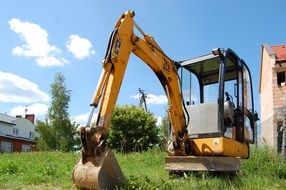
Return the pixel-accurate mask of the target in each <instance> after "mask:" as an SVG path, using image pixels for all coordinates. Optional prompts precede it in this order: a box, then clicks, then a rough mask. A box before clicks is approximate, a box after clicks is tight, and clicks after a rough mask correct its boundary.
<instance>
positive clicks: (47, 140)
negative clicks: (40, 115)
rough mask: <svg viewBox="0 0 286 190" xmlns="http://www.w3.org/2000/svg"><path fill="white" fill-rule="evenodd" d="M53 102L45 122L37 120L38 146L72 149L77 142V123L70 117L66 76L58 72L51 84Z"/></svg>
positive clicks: (50, 148)
mask: <svg viewBox="0 0 286 190" xmlns="http://www.w3.org/2000/svg"><path fill="white" fill-rule="evenodd" d="M50 92H51V98H52V101H51V104H50V107H49V109H48V113H47V115H46V121H45V122H37V132H38V133H39V134H40V137H39V138H38V141H37V142H38V143H37V144H38V147H39V148H40V149H43V150H61V151H70V150H72V148H73V147H74V145H75V143H76V139H75V129H76V126H75V124H72V123H71V121H70V119H69V113H68V108H69V102H70V91H69V90H67V88H66V84H65V77H64V75H63V74H62V73H56V75H55V79H54V82H53V83H52V84H51V91H50Z"/></svg>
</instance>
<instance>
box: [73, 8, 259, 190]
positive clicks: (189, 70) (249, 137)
mask: <svg viewBox="0 0 286 190" xmlns="http://www.w3.org/2000/svg"><path fill="white" fill-rule="evenodd" d="M134 16H135V13H134V12H133V11H127V12H125V13H124V14H123V15H122V16H121V17H120V18H119V19H118V21H117V23H116V25H115V27H114V30H113V31H112V33H111V35H110V39H109V42H108V47H107V51H106V55H105V57H104V59H103V71H102V74H101V76H100V79H99V82H98V84H97V88H96V91H95V93H94V96H93V99H92V103H91V112H90V115H89V118H88V121H87V125H86V126H85V127H80V128H79V129H78V131H79V133H80V138H81V143H82V151H81V159H80V160H79V161H78V163H77V164H76V166H75V167H74V170H73V173H72V178H73V182H74V184H75V185H76V186H77V187H80V188H84V189H114V188H115V187H120V186H124V184H125V183H126V181H125V178H124V175H123V173H122V171H121V169H120V167H119V164H118V162H117V160H116V158H115V156H114V154H113V152H112V151H111V150H110V149H109V148H108V144H107V138H108V126H109V124H110V120H111V115H112V111H113V109H114V106H115V104H116V100H117V97H118V94H119V90H120V86H121V83H122V81H123V77H124V73H125V70H126V66H127V64H128V59H129V56H130V54H131V53H134V54H135V55H136V56H137V57H139V58H140V59H141V60H142V61H143V62H144V63H146V64H147V65H148V66H149V67H150V68H151V69H152V71H153V72H154V73H155V74H156V76H157V77H158V79H159V80H160V82H161V84H162V86H163V88H164V90H165V93H166V95H167V97H168V102H169V104H168V116H169V120H170V130H169V131H170V135H169V136H170V141H169V143H168V146H167V152H168V156H167V157H166V158H165V169H166V170H168V171H169V172H175V171H237V170H239V166H240V165H239V164H240V159H241V158H248V157H249V144H250V143H253V142H254V132H255V126H256V121H257V120H258V117H257V113H255V112H254V103H253V97H252V95H253V90H252V82H251V74H250V72H249V68H248V67H247V65H246V64H245V62H244V61H243V60H242V59H240V58H239V57H238V56H237V55H236V54H235V53H234V52H233V51H232V50H231V49H222V48H217V49H213V50H212V52H211V53H210V54H207V55H204V56H200V57H196V58H194V59H189V60H185V61H173V60H172V59H171V58H169V57H168V56H167V55H166V54H165V53H164V52H163V50H162V49H161V48H160V46H159V45H158V44H157V43H156V42H155V40H154V38H153V37H152V36H150V35H148V34H146V33H145V32H144V31H143V30H142V29H141V28H140V27H139V26H138V24H137V23H136V22H135V21H134ZM135 28H136V29H137V30H138V31H139V33H141V34H142V37H139V36H137V35H135V33H134V29H135ZM98 106H99V110H98V117H97V120H96V126H91V118H92V115H93V112H94V109H95V108H97V107H98Z"/></svg>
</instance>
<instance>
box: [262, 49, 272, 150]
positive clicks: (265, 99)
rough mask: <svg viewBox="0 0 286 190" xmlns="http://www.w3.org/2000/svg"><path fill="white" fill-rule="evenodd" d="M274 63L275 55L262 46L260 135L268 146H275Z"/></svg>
mask: <svg viewBox="0 0 286 190" xmlns="http://www.w3.org/2000/svg"><path fill="white" fill-rule="evenodd" d="M274 64H275V57H274V56H273V55H269V54H268V52H267V51H266V49H265V48H264V47H263V48H262V64H261V67H262V68H261V81H260V82H261V84H260V102H261V116H260V117H261V118H260V119H261V137H262V141H263V142H264V143H266V144H267V145H268V146H270V147H274V146H275V142H274V139H273V137H274V133H273V131H274V127H273V93H272V84H273V80H272V77H273V72H269V71H272V67H273V65H274Z"/></svg>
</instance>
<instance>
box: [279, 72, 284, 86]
mask: <svg viewBox="0 0 286 190" xmlns="http://www.w3.org/2000/svg"><path fill="white" fill-rule="evenodd" d="M281 83H284V85H285V71H283V72H277V85H278V86H282V85H281Z"/></svg>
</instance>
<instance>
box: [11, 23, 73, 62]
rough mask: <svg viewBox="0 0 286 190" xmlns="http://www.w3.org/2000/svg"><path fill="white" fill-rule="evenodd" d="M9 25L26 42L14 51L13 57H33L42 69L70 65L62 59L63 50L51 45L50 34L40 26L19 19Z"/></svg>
mask: <svg viewBox="0 0 286 190" xmlns="http://www.w3.org/2000/svg"><path fill="white" fill-rule="evenodd" d="M8 23H9V25H10V28H11V29H12V30H13V31H14V32H16V33H17V34H19V36H20V38H21V39H22V40H23V41H24V42H25V43H24V44H22V45H21V46H16V47H15V48H14V49H13V50H12V54H13V55H17V56H24V57H33V58H35V61H36V63H37V64H38V65H39V66H41V67H51V66H63V65H64V64H66V63H68V61H67V60H65V59H64V58H62V57H61V53H62V52H61V50H60V49H59V48H58V47H56V46H55V45H51V44H49V41H48V37H49V35H48V32H47V31H46V30H45V29H43V28H42V27H41V26H40V25H38V24H34V23H31V22H24V21H21V20H20V19H17V18H13V19H11V20H10V21H9V22H8Z"/></svg>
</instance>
